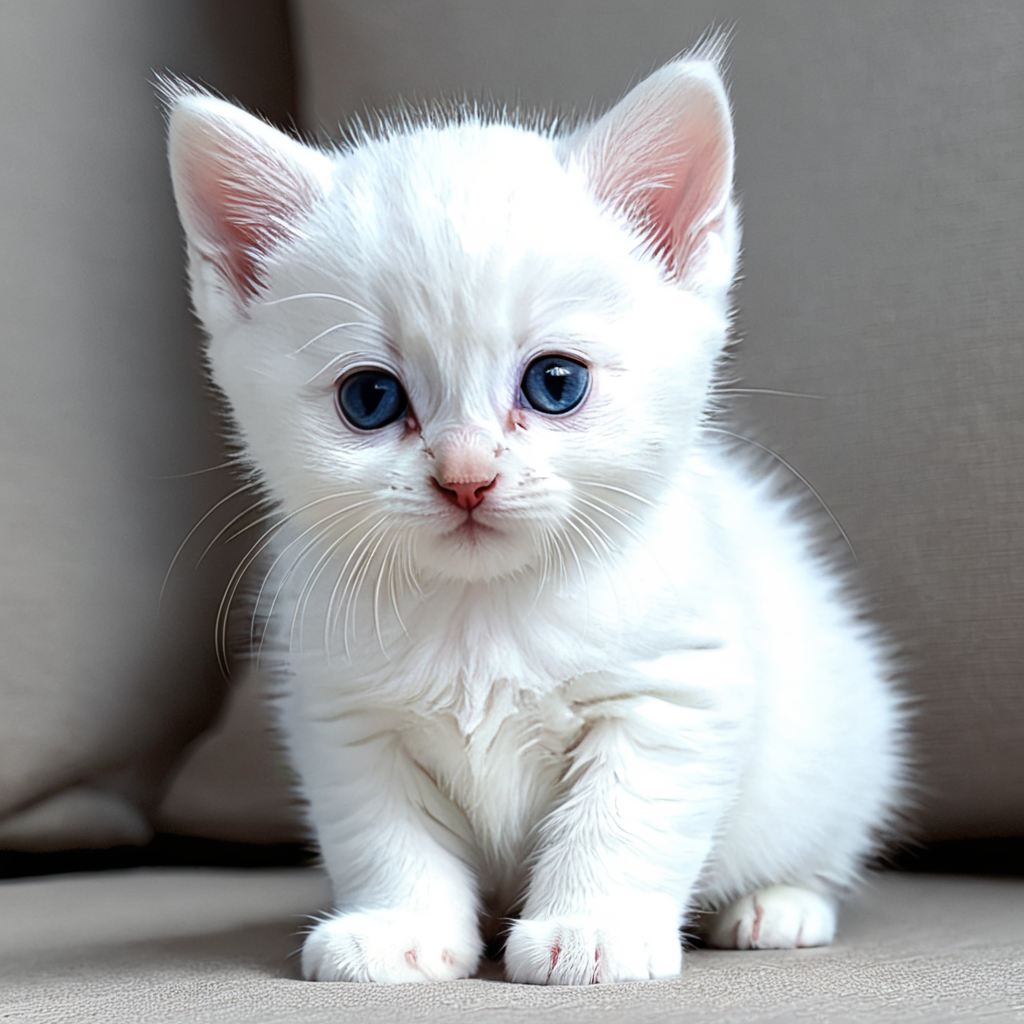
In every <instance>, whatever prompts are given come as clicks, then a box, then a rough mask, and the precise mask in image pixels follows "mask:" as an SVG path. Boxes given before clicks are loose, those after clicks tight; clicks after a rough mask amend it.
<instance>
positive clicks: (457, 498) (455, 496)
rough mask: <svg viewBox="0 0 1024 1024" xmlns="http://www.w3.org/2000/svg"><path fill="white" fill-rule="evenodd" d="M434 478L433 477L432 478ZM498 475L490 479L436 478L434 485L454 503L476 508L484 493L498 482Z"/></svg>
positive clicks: (466, 507)
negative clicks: (446, 479) (452, 479)
mask: <svg viewBox="0 0 1024 1024" xmlns="http://www.w3.org/2000/svg"><path fill="white" fill-rule="evenodd" d="M432 479H433V478H432ZM497 480H498V478H497V476H495V477H493V478H492V479H490V480H465V481H461V480H460V481H459V482H458V483H456V482H453V481H452V482H449V481H446V482H445V483H441V482H440V481H439V480H437V479H434V480H433V483H434V486H435V487H436V488H437V489H438V490H439V491H440V492H441V493H442V494H443V495H444V496H445V497H446V498H447V499H448V500H449V501H450V502H451V503H452V504H453V505H458V507H459V508H464V509H467V510H468V509H471V508H476V507H477V505H479V504H480V502H481V501H483V500H484V495H486V493H487V492H488V491H489V490H490V489H491V488H492V487H493V486H494V485H495V483H497Z"/></svg>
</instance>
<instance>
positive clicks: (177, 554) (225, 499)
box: [156, 484, 259, 612]
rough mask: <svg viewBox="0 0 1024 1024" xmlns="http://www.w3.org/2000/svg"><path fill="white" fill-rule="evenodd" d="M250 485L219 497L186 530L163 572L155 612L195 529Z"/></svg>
mask: <svg viewBox="0 0 1024 1024" xmlns="http://www.w3.org/2000/svg"><path fill="white" fill-rule="evenodd" d="M251 486H252V484H242V486H241V487H238V488H236V489H235V490H233V491H232V492H231V493H230V494H227V495H225V496H224V497H223V498H221V499H220V501H218V502H217V503H216V504H214V506H213V507H212V508H211V509H210V510H209V511H208V512H207V513H206V514H205V515H204V516H203V517H202V518H201V519H200V520H199V522H197V523H196V525H195V526H193V527H192V529H191V530H189V531H188V533H186V534H185V539H184V540H183V541H182V542H181V543H180V544H179V545H178V550H177V551H175V552H174V557H173V558H172V559H171V564H170V565H169V566H168V567H167V572H166V573H165V574H164V581H163V583H162V584H161V586H160V596H159V597H158V598H157V603H156V608H157V612H159V611H160V608H161V606H162V605H163V600H164V593H165V592H166V590H167V582H168V580H170V578H171V573H172V572H173V571H174V567H175V565H176V564H177V562H178V559H179V558H180V557H181V553H182V551H184V550H185V545H186V544H188V542H189V541H190V540H191V539H192V538H193V537H194V536H195V534H196V530H198V529H199V527H200V526H202V525H203V523H205V522H206V520H207V519H209V518H210V516H212V515H213V513H214V512H216V511H217V509H219V508H220V507H221V506H222V505H224V504H226V503H227V502H229V501H231V499H232V498H237V497H238V495H240V494H244V493H245V492H246V491H247V490H249V488H250V487H251ZM257 504H259V503H257Z"/></svg>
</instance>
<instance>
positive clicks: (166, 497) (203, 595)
mask: <svg viewBox="0 0 1024 1024" xmlns="http://www.w3.org/2000/svg"><path fill="white" fill-rule="evenodd" d="M224 6H225V5H224V4H223V3H213V4H207V3H200V2H198V0H197V2H191V0H189V2H183V3H176V4H171V5H167V4H161V3H156V2H152V0H147V2H143V3H138V4H129V5H127V6H125V5H111V4H102V3H83V4H72V5H70V6H69V5H67V4H64V3H60V2H58V0H39V2H38V3H32V4H21V5H14V6H13V7H10V8H9V9H8V10H5V12H4V25H3V32H2V33H0V50H2V54H0V58H2V59H0V86H2V92H3V96H4V102H3V108H2V113H0V118H2V119H3V120H2V132H3V137H4V140H5V142H4V145H5V154H6V159H5V161H4V164H3V167H2V168H0V183H2V188H0V237H2V238H3V250H2V253H0V268H2V272H0V305H2V308H3V322H2V326H0V332H2V339H3V344H2V351H3V356H2V360H3V367H2V372H0V437H2V439H3V444H2V446H0V480H2V481H3V484H2V486H0V651H2V654H3V658H2V669H0V711H2V714H0V848H3V847H8V848H43V849H47V848H49V849H54V848H60V847H66V846H103V845H109V844H112V843H118V842H122V843H123V842H141V841H144V840H145V839H146V837H147V836H148V835H149V831H150V822H149V811H150V809H151V806H152V804H153V803H154V802H155V800H156V799H157V796H158V793H159V790H160V788H161V787H162V785H163V783H164V779H165V776H166V774H167V771H168V769H169V767H170V766H171V764H173V763H174V761H175V759H176V758H177V757H178V755H179V753H180V751H181V749H182V747H183V746H184V745H185V744H186V743H187V742H188V741H189V740H190V739H191V738H192V737H193V736H195V735H196V734H197V733H199V732H201V731H202V729H203V728H204V727H205V726H206V725H207V724H208V723H209V722H210V720H211V719H212V718H213V716H214V715H215V713H216V712H217V710H218V707H219V704H220V701H221V697H222V694H223V691H224V682H223V680H222V678H221V675H220V673H219V671H218V669H217V666H216V663H215V658H214V645H213V617H214V615H215V613H216V609H217V606H218V603H219V600H220V595H221V593H222V592H223V590H224V586H225V583H226V580H227V577H228V575H229V573H230V571H231V569H232V568H233V566H234V564H235V562H236V560H237V558H238V556H239V552H238V551H237V550H236V551H231V550H230V549H228V548H218V549H217V550H215V551H214V552H212V554H211V557H210V558H209V559H207V560H206V562H204V564H203V566H202V567H201V568H200V569H199V570H198V571H197V570H196V569H195V568H194V566H195V562H196V559H197V557H198V555H199V553H200V552H201V551H202V545H203V544H205V542H206V541H207V540H209V539H210V537H211V536H212V534H213V532H214V530H212V529H207V530H205V532H202V533H200V534H198V535H197V536H199V537H201V538H202V540H201V542H200V543H199V545H198V546H196V544H193V545H192V546H191V547H190V548H189V549H188V550H187V551H186V552H185V557H184V558H183V559H182V561H181V562H180V563H179V565H178V567H177V568H176V570H175V572H174V574H173V575H172V577H171V580H170V586H169V588H168V591H167V593H166V595H165V600H164V604H163V608H162V610H161V611H160V612H159V613H158V610H157V603H158V598H159V594H160V587H161V581H162V579H163V576H164V573H165V571H166V570H167V568H168V566H169V564H170V562H171V559H172V556H173V555H174V552H175V549H176V548H177V546H178V544H179V543H180V542H181V540H182V539H183V538H184V537H185V535H186V534H187V532H188V530H189V529H190V527H191V526H192V525H193V524H194V523H195V522H196V521H197V520H198V519H199V518H200V516H202V514H203V513H204V512H205V511H206V510H207V509H208V508H210V506H211V505H212V504H213V503H214V502H215V501H216V500H217V498H218V497H219V495H220V494H223V493H225V490H226V489H227V488H228V487H232V486H234V484H231V483H230V482H229V481H228V479H227V477H226V475H225V474H223V473H220V474H218V473H205V474H200V475H197V476H186V477H180V476H178V474H190V473H193V472H194V471H196V470H203V469H205V468H206V467H210V466H215V465H217V464H218V463H220V462H222V461H223V458H224V456H223V453H222V451H221V448H220V444H219V442H218V440H217V436H216V428H215V423H214V419H213V416H212V414H211V405H210V403H209V402H208V401H207V396H206V393H205V392H206V385H205V382H204V380H203V375H202V371H201V366H200V355H199V337H198V331H197V330H196V329H195V327H194V325H193V322H192V317H191V315H190V313H189V310H188V305H187V300H186V296H185V289H184V272H183V256H182V251H181V250H182V244H181V242H180V232H179V228H178V225H177V218H176V217H175V214H174V209H173V203H172V200H171V194H170V186H169V183H168V180H167V170H166V158H165V156H164V139H163V135H164V130H163V119H162V116H161V113H160V110H159V108H158V105H157V103H156V100H155V97H154V93H153V86H152V80H153V73H154V69H162V68H164V67H166V66H171V67H174V68H176V69H177V70H179V71H181V72H185V73H192V74H197V75H205V76H206V77H208V78H209V79H211V80H215V81H218V82H219V83H220V84H221V85H222V86H223V87H225V88H228V89H230V88H232V87H233V86H237V85H239V84H245V83H246V81H247V76H246V74H245V73H244V72H242V71H240V70H239V69H238V67H237V65H236V63H235V60H234V57H232V56H230V53H227V54H226V53H225V51H224V49H223V45H224V43H225V42H226V41H229V42H230V45H231V46H232V47H234V46H235V45H239V43H240V42H241V43H245V42H249V43H250V44H251V43H252V40H253V35H254V28H253V26H254V25H255V26H259V25H261V24H262V23H263V22H264V21H265V20H266V19H267V18H268V17H270V15H271V14H272V13H273V12H272V11H271V9H270V8H271V7H272V6H276V5H269V4H267V3H265V2H258V3H254V4H249V5H247V6H246V17H245V19H244V25H241V26H239V25H234V24H232V23H228V22H227V21H225V19H224V13H225V12H224ZM277 14H278V16H279V17H278V23H277V24H278V25H280V24H281V18H280V15H281V11H280V10H279V9H278V10H277ZM261 19H262V20H261ZM236 20H240V19H236ZM227 29H230V31H225V30H227ZM271 38H272V40H273V45H272V47H271V48H270V50H268V48H267V46H263V47H262V48H260V47H258V46H252V47H251V52H250V54H248V56H247V59H250V60H251V61H252V66H251V71H250V72H249V74H248V82H249V83H253V82H255V83H256V84H255V87H254V88H253V89H252V92H251V94H250V96H249V98H250V100H251V101H252V102H257V103H258V102H260V101H261V98H262V99H265V98H267V97H272V96H273V95H274V91H275V89H276V90H277V91H278V92H280V91H281V88H282V84H283V83H282V81H281V75H280V72H277V73H275V71H274V61H273V59H272V50H273V48H274V47H276V48H277V50H278V51H280V50H281V49H282V46H283V45H284V44H285V40H283V39H282V37H281V35H280V33H278V34H277V35H276V36H273V37H271ZM224 521H225V520H224V519H221V520H220V523H219V524H218V525H223V523H224Z"/></svg>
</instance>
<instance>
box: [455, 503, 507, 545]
mask: <svg viewBox="0 0 1024 1024" xmlns="http://www.w3.org/2000/svg"><path fill="white" fill-rule="evenodd" d="M497 532H498V531H497V530H495V529H494V527H493V526H488V525H487V524H486V523H481V522H480V520H479V519H476V518H474V516H473V513H472V512H471V511H470V512H467V513H466V518H465V519H463V521H462V522H461V523H459V525H458V526H456V527H455V529H454V530H449V531H448V533H447V534H445V536H446V537H452V538H454V539H456V540H460V541H463V542H465V543H469V544H477V543H479V542H480V541H481V540H482V539H483V538H484V537H486V536H488V535H493V534H495V533H497Z"/></svg>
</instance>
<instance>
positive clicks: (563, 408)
mask: <svg viewBox="0 0 1024 1024" xmlns="http://www.w3.org/2000/svg"><path fill="white" fill-rule="evenodd" d="M589 387H590V371H589V370H588V369H587V368H586V367H585V366H584V365H583V364H582V363H578V362H577V361H576V360H575V359H570V358H569V357H568V356H541V357H540V358H539V359H534V361H533V362H532V363H530V365H529V366H528V367H527V368H526V373H524V374H523V383H522V389H523V398H524V399H526V402H527V404H528V405H530V406H532V407H533V408H534V409H536V410H537V411H538V412H546V413H548V414H549V415H552V416H557V415H558V414H559V413H563V412H569V411H570V410H571V409H575V408H576V406H577V405H579V404H580V402H582V401H583V399H584V398H585V397H586V395H587V389H588V388H589Z"/></svg>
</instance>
